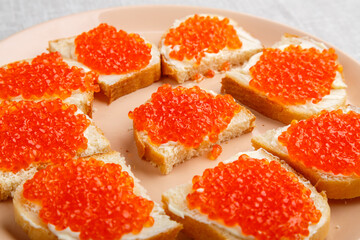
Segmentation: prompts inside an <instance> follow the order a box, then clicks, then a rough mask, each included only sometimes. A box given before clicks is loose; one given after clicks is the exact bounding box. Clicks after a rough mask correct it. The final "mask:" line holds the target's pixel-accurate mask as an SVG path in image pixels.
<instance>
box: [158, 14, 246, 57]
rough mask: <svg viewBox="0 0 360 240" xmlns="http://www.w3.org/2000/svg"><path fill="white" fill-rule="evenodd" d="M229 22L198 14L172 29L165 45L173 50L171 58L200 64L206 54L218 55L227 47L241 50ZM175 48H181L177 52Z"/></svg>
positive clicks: (240, 44) (234, 31)
mask: <svg viewBox="0 0 360 240" xmlns="http://www.w3.org/2000/svg"><path fill="white" fill-rule="evenodd" d="M229 22H230V21H229V19H228V18H223V19H222V20H220V19H219V18H218V17H216V16H214V17H211V16H199V15H197V14H196V15H194V16H193V17H190V18H188V19H186V20H185V21H184V22H182V23H181V24H180V25H179V26H178V27H176V28H171V29H170V30H169V32H168V33H167V34H166V36H165V41H164V44H165V45H168V46H171V48H172V49H173V50H172V51H171V52H170V54H169V56H170V57H171V58H173V59H177V60H179V61H182V60H183V59H184V58H186V59H189V60H190V59H193V58H195V59H196V62H197V64H200V62H201V59H202V58H203V57H204V56H205V53H218V52H219V51H220V50H222V49H224V48H225V47H228V48H230V49H238V48H241V46H242V43H241V41H240V39H239V37H238V35H237V33H236V30H235V28H234V27H233V26H232V25H230V24H229ZM175 46H179V48H178V49H176V50H175V49H174V47H175Z"/></svg>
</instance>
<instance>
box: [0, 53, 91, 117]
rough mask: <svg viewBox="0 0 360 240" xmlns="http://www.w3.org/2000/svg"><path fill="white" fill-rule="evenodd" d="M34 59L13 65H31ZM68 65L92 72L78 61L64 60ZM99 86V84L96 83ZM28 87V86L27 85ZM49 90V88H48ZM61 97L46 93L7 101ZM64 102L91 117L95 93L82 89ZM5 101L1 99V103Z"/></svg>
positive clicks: (15, 97) (19, 96)
mask: <svg viewBox="0 0 360 240" xmlns="http://www.w3.org/2000/svg"><path fill="white" fill-rule="evenodd" d="M32 60H33V59H26V60H21V61H17V62H14V63H11V64H17V63H23V62H28V63H31V61H32ZM62 60H63V61H64V62H65V63H66V64H68V66H69V67H77V68H80V69H84V71H85V72H89V71H90V70H89V69H88V68H87V67H85V66H84V65H81V64H79V63H77V62H76V61H73V60H71V59H62ZM7 66H8V65H5V66H3V67H2V68H4V69H7ZM44 76H45V77H47V75H44ZM50 80H51V81H54V82H55V81H58V82H61V81H63V79H61V78H57V79H55V78H54V79H50ZM4 84H6V82H4ZM95 84H97V82H96V83H95ZM25 86H26V85H25ZM48 89H49V87H48ZM49 90H51V91H54V89H49ZM58 97H59V96H58V95H56V94H53V95H51V94H50V95H49V94H48V93H46V94H45V95H43V96H31V97H30V98H28V97H24V96H23V95H18V96H14V97H11V98H7V99H6V100H8V101H20V100H32V101H41V100H51V99H55V98H58ZM62 100H63V101H64V102H65V103H67V104H74V105H76V107H77V108H78V109H80V110H81V111H82V112H84V113H85V114H87V115H89V116H90V117H91V115H92V102H93V100H94V91H93V90H86V91H82V90H80V89H77V90H73V91H72V92H71V94H70V96H69V97H65V98H62ZM1 101H3V100H1V99H0V102H1Z"/></svg>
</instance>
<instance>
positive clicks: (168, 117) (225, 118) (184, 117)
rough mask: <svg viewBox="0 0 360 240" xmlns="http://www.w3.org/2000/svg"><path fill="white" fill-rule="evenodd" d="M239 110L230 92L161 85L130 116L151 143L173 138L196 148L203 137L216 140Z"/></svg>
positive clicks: (164, 141)
mask: <svg viewBox="0 0 360 240" xmlns="http://www.w3.org/2000/svg"><path fill="white" fill-rule="evenodd" d="M240 110H241V106H240V105H239V104H237V103H236V102H235V101H234V99H233V98H232V97H231V96H230V95H216V96H214V95H213V94H211V93H208V92H206V91H204V90H202V89H200V88H199V87H198V86H195V87H192V88H185V87H182V86H179V87H176V88H172V87H171V86H170V85H169V84H164V85H163V86H161V87H159V89H158V90H157V92H155V93H153V94H152V96H151V99H150V101H149V102H147V103H145V104H143V105H141V106H140V107H138V108H136V109H135V110H134V111H133V112H130V113H129V117H130V118H132V119H133V120H134V126H135V128H136V129H137V130H138V131H145V132H146V133H147V134H148V136H149V139H150V141H151V142H152V143H153V144H156V145H160V144H163V143H167V142H169V141H174V142H179V143H181V144H183V145H184V146H185V147H194V148H197V147H199V145H200V144H201V142H203V140H204V138H205V137H206V136H208V137H209V140H210V142H216V141H217V140H218V136H219V133H220V132H222V131H223V130H224V129H225V128H226V127H227V125H228V124H229V123H230V121H231V119H232V118H233V116H234V115H235V114H236V113H238V112H240Z"/></svg>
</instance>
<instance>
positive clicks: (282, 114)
mask: <svg viewBox="0 0 360 240" xmlns="http://www.w3.org/2000/svg"><path fill="white" fill-rule="evenodd" d="M289 45H295V46H297V45H300V46H302V47H303V48H310V47H314V48H316V49H319V50H323V49H327V48H326V46H325V45H324V44H322V43H320V42H317V41H315V40H312V39H310V38H308V37H296V36H292V35H284V36H283V37H282V39H281V41H280V42H278V43H276V44H275V45H274V46H273V48H279V49H283V48H284V47H286V46H289ZM261 55H262V53H258V54H255V55H254V56H252V57H251V58H250V59H249V61H248V62H247V63H245V64H244V65H243V66H241V67H239V68H236V69H233V70H231V71H229V72H227V73H226V75H225V77H224V78H223V79H222V82H221V84H222V88H221V89H222V92H225V93H228V94H230V95H232V96H233V97H234V98H236V99H237V100H239V101H240V102H241V103H243V104H245V105H246V106H249V107H250V108H252V109H254V110H256V111H258V112H260V113H262V114H264V115H265V116H267V117H270V118H272V119H275V120H278V121H281V122H283V123H286V124H289V123H290V122H291V121H292V120H293V119H296V120H301V119H306V118H309V117H310V116H311V115H313V114H316V113H319V112H321V110H333V109H337V108H339V107H342V106H344V105H345V101H346V91H345V88H346V85H345V83H344V77H343V74H342V73H341V72H340V71H337V72H336V77H335V80H334V82H333V83H332V86H331V90H330V94H329V95H325V96H324V97H323V98H322V99H321V101H319V102H317V103H312V102H307V103H306V104H297V105H296V104H295V105H284V104H281V103H279V102H277V101H274V100H272V99H270V98H269V97H268V96H267V95H266V94H265V93H262V92H260V91H259V90H257V89H254V88H253V87H250V86H249V82H250V80H251V79H252V77H251V74H250V70H249V69H250V68H251V67H252V66H254V65H255V64H256V63H257V62H258V60H259V59H260V56H261Z"/></svg>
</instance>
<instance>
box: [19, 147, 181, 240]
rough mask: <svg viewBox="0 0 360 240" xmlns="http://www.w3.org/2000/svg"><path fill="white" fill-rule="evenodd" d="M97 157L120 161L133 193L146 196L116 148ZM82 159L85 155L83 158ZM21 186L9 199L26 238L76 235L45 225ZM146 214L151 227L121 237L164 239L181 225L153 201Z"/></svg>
mask: <svg viewBox="0 0 360 240" xmlns="http://www.w3.org/2000/svg"><path fill="white" fill-rule="evenodd" d="M92 157H93V158H95V159H96V160H98V161H103V162H105V163H116V164H120V165H121V167H122V171H126V172H127V173H128V174H129V175H130V176H131V177H132V178H133V179H134V184H135V187H134V193H135V194H136V195H138V196H142V197H144V198H147V199H150V198H149V196H148V195H147V193H146V190H145V189H144V188H143V187H142V186H141V185H140V183H139V180H137V179H136V178H135V177H134V175H133V174H132V173H131V170H130V168H129V167H128V166H127V165H126V164H125V160H124V158H123V157H121V156H120V154H119V153H118V152H109V153H106V154H100V155H95V156H92ZM85 160H86V159H85ZM22 192H23V187H22V186H20V187H19V188H18V189H17V190H16V193H15V196H14V199H13V203H14V211H15V220H16V222H17V223H18V224H19V225H20V226H21V227H22V228H23V229H24V231H25V232H26V233H27V234H28V236H29V237H30V239H39V240H49V239H63V238H64V237H66V239H79V238H78V233H76V232H72V231H71V230H67V231H58V230H56V229H55V228H54V227H49V225H50V224H46V223H44V222H43V221H42V220H41V218H40V217H39V210H40V209H39V208H40V206H39V205H36V204H34V203H32V202H31V201H29V200H27V199H25V198H24V197H23V194H22ZM150 215H151V216H152V217H153V218H154V225H152V226H151V227H144V228H143V229H142V230H141V231H140V232H139V233H138V234H131V233H129V234H125V235H123V236H122V237H121V239H122V240H130V239H139V240H164V239H175V237H176V235H177V233H178V232H179V231H180V229H181V225H180V224H178V223H176V222H174V221H171V220H170V219H169V217H168V216H167V215H165V213H164V210H163V209H162V208H161V207H160V206H159V205H158V204H157V203H155V205H154V208H153V210H152V212H151V213H150Z"/></svg>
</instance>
